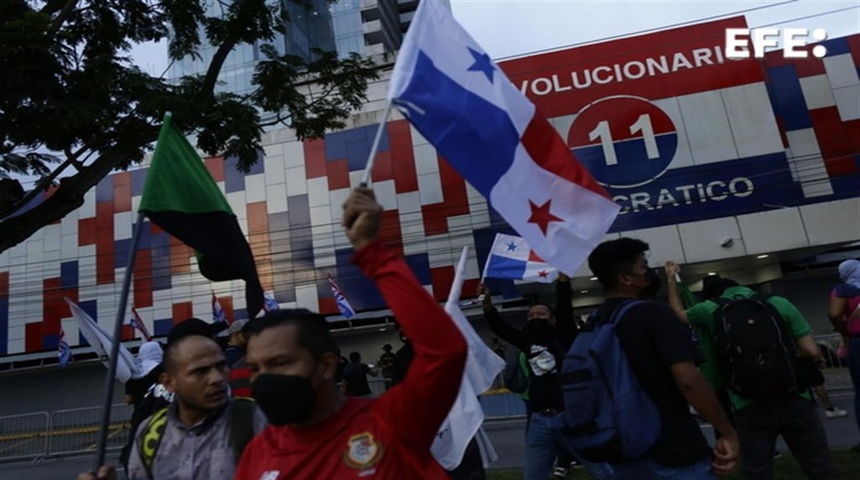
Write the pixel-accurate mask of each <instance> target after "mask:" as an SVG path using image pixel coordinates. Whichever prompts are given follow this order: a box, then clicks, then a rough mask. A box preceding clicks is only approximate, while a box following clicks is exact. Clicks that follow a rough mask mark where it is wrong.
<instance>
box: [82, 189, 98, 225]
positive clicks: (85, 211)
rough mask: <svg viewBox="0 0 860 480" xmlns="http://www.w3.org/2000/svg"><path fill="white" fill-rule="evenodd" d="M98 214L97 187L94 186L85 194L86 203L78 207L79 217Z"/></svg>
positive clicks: (90, 216) (89, 216)
mask: <svg viewBox="0 0 860 480" xmlns="http://www.w3.org/2000/svg"><path fill="white" fill-rule="evenodd" d="M95 216H96V189H95V188H92V189H90V191H88V192H87V193H85V194H84V203H83V204H82V205H81V206H80V208H78V218H92V217H95Z"/></svg>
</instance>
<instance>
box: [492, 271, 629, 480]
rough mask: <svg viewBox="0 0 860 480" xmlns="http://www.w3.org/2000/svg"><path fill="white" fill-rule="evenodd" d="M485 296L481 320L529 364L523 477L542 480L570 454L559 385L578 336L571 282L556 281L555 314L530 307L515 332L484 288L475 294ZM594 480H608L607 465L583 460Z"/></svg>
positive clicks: (544, 308)
mask: <svg viewBox="0 0 860 480" xmlns="http://www.w3.org/2000/svg"><path fill="white" fill-rule="evenodd" d="M478 295H479V296H483V298H484V318H485V319H486V320H487V323H489V325H490V329H491V330H492V331H493V333H494V334H496V335H498V336H499V337H500V338H501V339H502V340H504V341H506V342H508V343H510V344H511V345H513V346H514V347H515V348H516V349H517V350H519V351H520V352H522V353H524V354H525V356H526V360H527V364H528V368H527V371H528V387H527V390H526V391H525V392H523V393H526V394H527V399H526V410H527V411H528V412H529V421H528V424H527V428H526V452H525V465H524V468H523V476H524V478H525V480H546V479H547V478H548V477H549V476H550V473H551V471H552V468H553V462H555V460H556V457H559V456H563V455H562V454H563V453H564V452H566V451H569V450H570V446H569V445H568V444H567V442H566V441H565V439H564V432H563V430H564V428H565V425H566V424H565V420H564V400H563V398H562V391H561V387H560V386H559V384H558V374H559V371H560V370H561V365H562V361H563V360H564V355H565V353H566V352H567V349H568V348H569V347H570V344H571V343H572V342H573V339H574V337H575V336H576V333H577V329H576V324H575V322H574V318H573V304H572V303H571V300H572V298H573V291H572V289H571V285H570V279H569V278H568V277H567V276H565V275H563V274H560V275H559V279H558V281H557V282H556V311H555V312H553V310H552V309H551V308H550V307H549V306H547V305H544V304H541V303H538V304H535V305H532V306H531V307H529V310H528V313H527V314H526V315H527V316H526V326H525V328H523V329H519V328H515V327H513V326H511V325H509V324H508V323H507V322H505V321H504V320H502V318H501V315H499V312H498V310H496V308H495V307H493V304H492V301H491V296H490V292H489V291H488V290H487V288H486V287H485V286H484V285H481V286H480V287H479V290H478ZM584 467H585V468H586V470H587V471H588V473H589V475H591V476H592V477H593V478H595V479H610V478H613V477H612V472H611V470H610V469H609V467H608V466H607V465H601V464H597V463H591V462H584Z"/></svg>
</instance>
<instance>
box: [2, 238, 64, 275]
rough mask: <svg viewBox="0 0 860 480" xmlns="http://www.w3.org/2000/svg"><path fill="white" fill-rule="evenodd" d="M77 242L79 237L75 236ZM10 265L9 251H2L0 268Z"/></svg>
mask: <svg viewBox="0 0 860 480" xmlns="http://www.w3.org/2000/svg"><path fill="white" fill-rule="evenodd" d="M75 243H76V244H77V237H75ZM8 266H9V253H8V252H2V253H0V268H6V267H8Z"/></svg>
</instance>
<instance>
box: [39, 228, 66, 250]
mask: <svg viewBox="0 0 860 480" xmlns="http://www.w3.org/2000/svg"><path fill="white" fill-rule="evenodd" d="M42 231H43V232H45V251H46V252H52V251H59V250H60V239H61V237H62V231H63V229H62V227H61V226H60V225H55V224H54V225H45V226H44V227H42Z"/></svg>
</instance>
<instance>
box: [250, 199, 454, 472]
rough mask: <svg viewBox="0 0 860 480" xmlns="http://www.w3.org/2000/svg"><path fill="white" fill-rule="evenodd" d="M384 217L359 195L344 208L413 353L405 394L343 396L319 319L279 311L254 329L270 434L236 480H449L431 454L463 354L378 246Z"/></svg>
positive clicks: (361, 254) (367, 268)
mask: <svg viewBox="0 0 860 480" xmlns="http://www.w3.org/2000/svg"><path fill="white" fill-rule="evenodd" d="M381 217H382V207H381V206H380V205H379V204H378V203H377V202H376V200H375V199H374V196H373V192H372V191H371V190H369V189H366V188H358V189H356V190H354V191H353V192H352V194H351V195H350V197H349V198H348V199H347V201H346V203H345V204H344V215H343V225H344V226H345V228H346V232H347V236H348V237H349V239H350V241H351V242H352V244H353V247H354V248H355V252H356V253H355V255H354V256H353V262H354V263H355V264H356V265H357V266H358V267H359V268H360V269H361V270H362V271H363V272H364V274H365V275H366V276H367V277H369V278H370V279H372V280H373V281H374V282H375V283H376V286H377V288H378V289H379V291H380V292H381V293H382V296H383V298H384V299H385V300H386V303H387V304H388V306H389V308H390V309H391V311H392V312H393V313H394V315H395V316H396V317H397V319H398V321H399V322H400V325H401V326H402V328H403V331H404V332H405V334H406V335H407V336H408V337H409V339H410V341H411V343H412V345H413V346H414V348H415V358H414V360H413V362H412V365H411V366H410V368H409V371H408V373H407V374H406V379H405V380H404V381H403V383H402V384H400V385H398V386H397V387H394V388H392V389H391V390H390V391H388V392H386V393H385V394H383V395H382V396H380V397H379V398H377V399H359V398H354V397H346V396H344V395H343V394H342V393H341V392H340V391H339V390H338V389H337V387H336V386H335V383H334V376H335V372H336V370H337V364H338V356H337V354H336V353H335V344H334V340H333V339H332V336H331V334H330V332H329V331H328V325H327V324H326V322H325V318H323V317H322V316H320V315H318V314H315V313H311V312H309V311H307V310H278V311H273V312H269V313H267V314H266V316H265V317H264V318H262V319H255V320H252V321H251V328H250V330H249V331H250V336H249V338H248V357H247V360H248V365H249V367H250V368H251V371H252V372H253V384H252V385H253V394H254V398H255V399H256V400H257V402H258V404H259V405H260V407H261V408H262V409H263V411H264V412H265V413H266V416H267V417H268V418H269V421H270V422H271V423H272V426H270V427H268V428H266V430H264V431H263V433H262V434H261V435H259V436H258V437H257V438H255V439H254V440H253V441H252V442H251V444H250V445H249V447H248V448H247V449H246V450H245V455H244V456H243V457H242V461H241V463H240V464H239V468H238V471H237V473H236V479H237V480H260V479H270V478H297V479H304V478H363V477H367V478H371V476H372V478H398V479H399V478H403V479H413V478H420V479H427V480H435V479H445V478H446V475H445V472H444V470H443V469H442V467H441V466H440V465H439V464H438V462H436V460H435V459H434V458H433V456H432V455H431V452H430V446H431V445H432V442H433V439H434V438H435V436H436V433H437V431H438V429H439V427H440V426H441V424H442V422H443V421H444V420H445V418H446V416H447V415H448V411H449V410H450V409H451V405H453V403H454V400H455V398H456V396H457V393H458V391H459V388H460V382H459V381H452V380H451V379H459V378H462V375H463V369H464V365H465V362H466V356H467V346H466V342H465V339H464V338H463V336H462V334H461V333H460V331H459V329H458V328H457V327H456V326H455V325H454V323H453V321H452V320H451V318H450V317H449V316H448V315H447V314H446V313H445V311H444V310H443V309H442V307H441V306H439V304H438V303H436V301H435V300H434V299H433V298H432V297H431V296H430V295H429V294H428V293H427V291H426V290H425V289H424V288H423V287H422V286H421V284H420V282H418V280H417V279H416V278H415V276H414V275H413V274H412V273H411V272H410V271H409V267H408V266H407V265H406V263H405V261H404V260H403V259H402V258H400V257H398V256H397V255H395V254H394V253H393V252H392V251H391V250H389V249H388V248H386V247H385V246H384V245H383V244H382V242H381V240H380V239H379V228H380V220H381Z"/></svg>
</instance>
